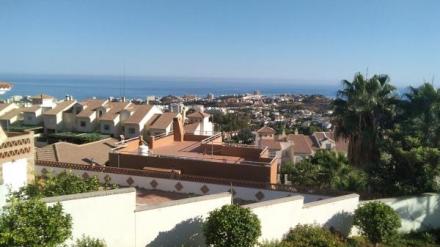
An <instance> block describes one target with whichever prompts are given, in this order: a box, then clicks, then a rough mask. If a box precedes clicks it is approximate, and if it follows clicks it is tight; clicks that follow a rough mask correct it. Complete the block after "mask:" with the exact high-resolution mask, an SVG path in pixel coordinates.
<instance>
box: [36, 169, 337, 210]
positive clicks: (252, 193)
mask: <svg viewBox="0 0 440 247" xmlns="http://www.w3.org/2000/svg"><path fill="white" fill-rule="evenodd" d="M43 169H45V170H46V171H48V172H53V173H59V172H62V171H71V172H72V173H74V174H76V175H78V176H83V175H84V173H87V175H89V176H97V177H98V178H99V180H100V181H101V182H103V181H104V177H105V176H110V177H111V182H112V183H115V184H118V185H120V186H129V185H130V186H136V187H139V188H145V189H156V190H163V191H172V192H179V193H187V194H197V195H204V194H218V193H222V192H228V191H230V189H231V187H230V186H228V185H221V184H212V183H202V182H193V181H184V180H175V179H164V178H154V177H144V176H131V175H125V174H114V173H103V172H94V171H84V170H77V169H66V168H58V167H45V166H41V165H36V166H35V170H36V174H37V175H42V170H43ZM129 178H131V179H132V182H133V183H132V184H128V182H127V181H129ZM153 181H155V182H153ZM178 183H180V185H181V189H180V190H177V188H176V187H178V186H176V185H177V184H178ZM153 184H156V186H155V187H153ZM204 186H206V188H208V191H207V192H206V193H203V189H202V188H203V187H204ZM232 189H233V190H234V192H235V193H234V198H240V199H242V200H249V201H266V200H272V199H278V198H282V197H287V196H296V195H300V196H303V197H304V202H305V203H308V202H313V201H317V200H322V199H326V198H330V197H329V196H323V195H313V194H303V193H294V192H287V191H277V190H265V189H259V188H251V187H239V186H234V187H233V188H232ZM261 195H262V197H261Z"/></svg>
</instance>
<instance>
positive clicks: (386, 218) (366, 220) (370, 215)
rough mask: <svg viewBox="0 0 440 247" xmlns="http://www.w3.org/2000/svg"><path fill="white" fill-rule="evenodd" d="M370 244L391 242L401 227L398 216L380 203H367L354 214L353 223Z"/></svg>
mask: <svg viewBox="0 0 440 247" xmlns="http://www.w3.org/2000/svg"><path fill="white" fill-rule="evenodd" d="M353 224H354V225H355V226H357V227H358V228H359V230H360V231H361V234H362V235H363V236H365V237H366V238H368V239H369V240H370V242H371V243H373V244H379V243H384V242H392V241H393V240H394V239H395V237H396V236H397V230H398V229H399V227H400V226H401V222H400V217H399V215H398V214H397V213H396V212H395V211H394V210H393V209H392V208H391V207H390V206H388V205H386V204H384V203H382V202H368V203H366V204H364V205H362V206H361V207H359V208H358V209H356V211H355V213H354V223H353Z"/></svg>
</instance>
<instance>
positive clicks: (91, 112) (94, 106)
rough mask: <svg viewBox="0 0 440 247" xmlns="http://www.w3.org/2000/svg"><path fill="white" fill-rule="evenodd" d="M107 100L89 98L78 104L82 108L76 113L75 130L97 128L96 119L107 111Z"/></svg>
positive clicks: (86, 130) (91, 130)
mask: <svg viewBox="0 0 440 247" xmlns="http://www.w3.org/2000/svg"><path fill="white" fill-rule="evenodd" d="M107 103H108V100H99V99H90V100H87V101H84V102H81V103H80V104H81V105H82V106H83V107H82V110H81V111H80V112H79V113H78V114H76V121H75V130H76V131H79V132H93V131H95V130H96V129H97V128H98V119H99V118H100V117H101V116H102V115H104V113H106V111H107V109H108V108H107V107H106V106H105V105H106V104H107Z"/></svg>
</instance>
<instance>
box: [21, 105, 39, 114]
mask: <svg viewBox="0 0 440 247" xmlns="http://www.w3.org/2000/svg"><path fill="white" fill-rule="evenodd" d="M22 109H23V112H36V111H38V110H39V109H41V106H39V105H33V106H31V107H24V108H22Z"/></svg>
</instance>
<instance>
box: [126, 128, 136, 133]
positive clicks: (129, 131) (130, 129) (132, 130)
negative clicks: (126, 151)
mask: <svg viewBox="0 0 440 247" xmlns="http://www.w3.org/2000/svg"><path fill="white" fill-rule="evenodd" d="M134 133H136V130H135V128H128V134H134Z"/></svg>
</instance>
